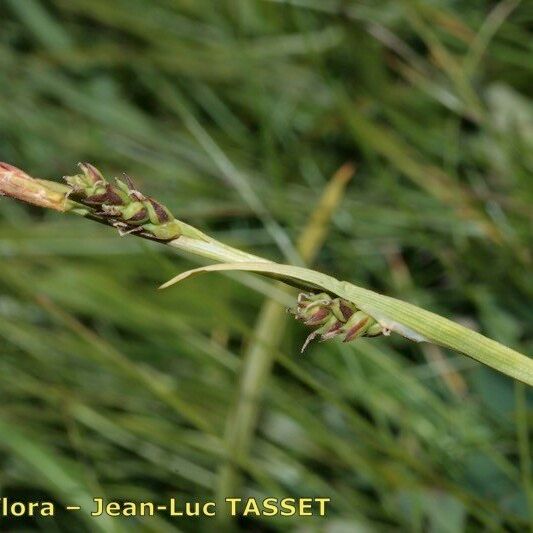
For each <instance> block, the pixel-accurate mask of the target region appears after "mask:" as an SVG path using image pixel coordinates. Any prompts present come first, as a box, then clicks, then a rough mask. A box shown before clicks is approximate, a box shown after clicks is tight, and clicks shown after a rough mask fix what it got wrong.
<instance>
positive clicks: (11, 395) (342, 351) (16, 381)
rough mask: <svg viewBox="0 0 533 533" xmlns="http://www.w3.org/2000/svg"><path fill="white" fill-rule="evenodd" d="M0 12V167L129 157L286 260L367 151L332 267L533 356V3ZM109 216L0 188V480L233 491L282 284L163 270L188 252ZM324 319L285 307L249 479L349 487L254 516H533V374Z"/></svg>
mask: <svg viewBox="0 0 533 533" xmlns="http://www.w3.org/2000/svg"><path fill="white" fill-rule="evenodd" d="M0 17H1V20H2V31H1V32H0V73H1V83H0V159H3V160H5V161H8V162H10V163H12V164H15V165H17V166H20V167H21V168H23V169H25V170H26V171H28V172H29V173H30V174H32V175H34V176H36V177H46V178H50V177H53V178H56V179H59V177H60V176H62V175H64V174H72V173H73V171H74V166H75V163H76V162H77V161H85V160H87V161H91V162H93V163H95V164H97V165H98V166H99V167H101V168H102V170H103V171H105V172H106V174H108V175H109V174H111V175H112V174H115V175H120V173H122V172H127V173H128V174H130V175H132V176H133V177H134V178H135V179H136V180H137V181H138V182H139V184H140V186H139V188H140V189H141V190H143V191H145V192H146V193H147V194H150V195H153V196H155V197H159V198H161V200H163V201H164V202H165V203H166V204H168V206H169V207H170V208H171V209H172V210H173V212H175V213H176V215H177V216H179V218H181V219H185V220H187V221H188V222H190V223H192V224H194V225H196V226H198V227H200V228H201V229H203V230H205V231H207V232H209V233H211V234H213V235H214V236H216V237H217V238H219V239H221V240H224V241H226V242H228V243H230V244H232V245H236V246H239V247H241V248H243V249H247V250H250V251H253V252H256V253H258V254H260V255H264V256H266V257H270V258H272V259H280V260H286V261H287V260H295V259H294V247H293V245H292V244H291V243H292V242H295V241H296V240H297V238H298V235H299V234H301V232H302V230H303V229H304V227H305V225H306V221H307V217H308V214H309V212H310V211H311V209H312V207H313V206H314V205H315V204H316V202H317V201H318V199H319V197H320V194H321V191H322V190H323V188H324V186H325V184H326V183H327V181H328V179H329V177H330V176H331V175H332V174H333V173H334V172H335V171H336V170H337V169H338V168H339V167H340V166H341V165H342V164H344V163H345V162H347V161H353V162H356V163H357V165H358V172H357V175H356V176H355V178H354V180H353V182H352V183H351V184H350V186H349V188H348V191H347V194H346V198H345V199H344V201H343V203H342V205H341V207H340V208H339V209H338V211H337V213H336V214H335V216H334V224H333V227H332V229H331V232H330V234H329V237H328V239H327V242H326V245H325V246H324V248H323V250H322V251H321V254H320V256H319V258H318V261H317V262H316V264H315V267H316V268H319V269H322V270H324V271H327V272H329V273H331V274H333V275H335V276H337V277H340V278H344V279H349V280H353V281H354V282H356V283H358V284H361V285H366V286H367V287H369V288H373V289H375V290H378V291H380V292H384V293H387V294H390V295H393V296H397V297H400V298H402V299H405V300H409V301H411V302H413V303H416V304H418V305H422V306H424V307H427V308H429V309H432V310H434V311H436V312H438V313H440V314H443V315H445V316H448V317H450V318H453V319H455V320H459V321H463V322H465V323H467V324H469V325H470V326H471V327H474V328H477V329H479V330H480V331H482V332H483V333H484V334H486V335H488V336H491V337H493V338H495V339H497V340H498V341H500V342H502V343H505V344H508V345H510V346H513V347H515V348H516V349H518V350H519V351H521V352H523V353H526V354H531V353H532V351H533V336H532V329H531V324H532V321H533V307H532V306H531V302H532V294H533V284H532V280H533V277H532V276H531V261H532V256H531V250H532V240H533V239H532V231H531V230H532V215H533V212H532V210H531V204H532V201H533V179H532V173H533V156H532V154H533V108H532V105H531V100H530V98H529V96H530V94H529V95H528V91H530V90H531V86H532V84H533V61H532V57H533V54H532V52H533V49H532V48H533V45H532V40H531V36H530V34H529V33H528V28H530V26H531V23H532V22H533V6H532V4H531V2H526V1H523V2H519V1H509V0H504V1H503V2H500V3H494V2H488V1H482V0H473V1H469V2H455V1H453V0H434V1H431V2H417V1H414V0H412V1H411V0H405V1H392V0H390V1H384V0H381V1H377V2H371V1H367V0H364V1H352V0H346V1H342V0H292V1H289V0H287V1H283V0H277V1H274V0H270V1H267V0H227V1H226V0H220V1H207V0H152V1H148V0H114V1H109V0H3V1H2V2H1V3H0ZM274 221H277V223H275V222H274ZM278 223H279V224H278ZM96 226H97V225H96V224H91V223H89V222H87V221H85V220H78V219H77V218H76V217H61V216H60V215H58V214H56V213H43V212H41V211H38V210H33V209H28V208H27V207H25V206H22V205H17V204H15V203H13V202H10V201H4V200H2V201H0V256H1V263H0V271H1V278H0V449H1V455H0V496H7V497H10V498H12V499H22V500H27V499H32V498H36V499H39V498H41V499H42V498H44V499H49V500H50V499H52V500H54V501H56V502H60V503H62V504H69V503H76V502H78V503H79V504H80V505H83V503H84V502H86V501H87V498H90V497H92V496H95V495H105V496H106V497H107V498H116V499H145V500H154V501H163V500H165V499H167V498H168V497H170V496H176V497H178V498H181V499H184V498H185V499H189V500H195V499H200V500H204V499H213V498H214V497H215V487H216V486H217V476H219V475H220V467H221V465H222V464H223V463H224V461H225V459H228V458H231V450H228V451H226V450H225V448H224V441H223V435H224V426H225V423H226V420H227V418H228V416H230V414H231V412H232V409H233V408H234V405H235V400H236V394H237V391H238V383H239V376H240V373H241V367H242V357H241V354H242V352H243V350H244V349H245V348H246V346H248V345H249V343H250V342H253V339H254V323H255V316H256V315H257V313H258V310H259V308H260V305H261V302H262V300H263V299H264V298H265V297H273V298H277V299H279V300H280V301H281V302H282V303H284V304H287V301H286V299H284V297H283V296H282V295H280V293H279V291H275V290H274V289H272V286H271V285H270V284H268V283H267V282H264V281H261V280H258V279H257V278H255V277H253V276H246V275H237V276H230V277H224V276H217V275H210V276H207V277H203V278H201V279H200V280H194V281H190V282H188V283H186V284H183V286H181V287H180V288H179V289H174V290H170V291H167V292H164V293H161V292H157V291H155V290H154V289H155V288H156V287H157V285H158V284H159V283H161V282H162V281H165V280H166V279H167V278H169V277H170V276H171V275H175V274H176V273H177V272H178V271H180V270H183V269H185V268H188V267H190V266H191V265H193V264H194V263H192V261H194V259H193V258H189V257H180V256H179V255H176V254H175V253H173V252H172V250H166V249H165V248H164V247H162V246H157V245H151V244H146V243H145V242H139V241H140V240H139V239H135V238H133V237H129V238H124V239H119V238H118V237H117V236H116V233H115V232H113V231H111V230H109V229H107V228H101V227H96ZM285 298H286V297H285ZM306 334H307V331H304V329H303V328H302V327H301V326H300V325H299V324H290V325H289V330H288V332H287V334H286V335H285V336H284V339H283V342H282V344H281V346H280V347H279V350H276V354H275V357H276V364H275V366H274V368H273V372H272V375H271V376H267V377H266V378H265V380H266V381H265V383H264V384H263V387H264V391H265V392H264V398H263V402H262V407H261V411H260V419H259V423H258V428H257V432H256V435H255V438H254V440H253V444H252V449H251V453H250V458H249V460H247V461H246V462H245V464H241V465H238V466H239V467H240V468H241V470H242V472H243V474H244V477H243V483H242V486H241V488H240V489H239V493H238V494H235V495H234V496H256V497H264V496H294V497H298V496H327V497H330V498H331V499H332V504H331V509H330V512H329V515H328V518H327V519H326V520H324V519H317V518H309V519H307V518H301V519H298V520H295V519H288V518H285V519H272V518H269V519H267V518H262V519H261V518H260V519H242V520H240V521H239V522H238V524H236V525H235V527H236V528H237V529H239V528H240V529H243V530H244V529H253V530H255V531H277V530H280V531H283V530H292V531H298V532H308V531H328V532H336V533H337V532H344V531H346V532H348V531H350V532H351V531H398V530H401V531H432V532H450V533H452V532H459V531H482V530H483V531H486V530H490V531H503V530H506V531H525V530H526V529H527V528H528V524H530V522H529V518H528V517H530V516H531V514H530V513H531V505H529V506H528V501H529V502H530V504H531V502H532V496H533V495H532V482H531V468H530V467H531V451H530V450H531V448H530V446H531V429H530V428H531V426H532V422H533V421H532V416H533V411H532V409H533V407H532V402H531V397H526V396H527V394H528V393H527V392H526V391H525V390H524V388H523V387H522V386H520V385H517V384H515V383H514V382H513V381H512V380H510V379H507V378H505V377H503V376H500V375H497V374H496V373H495V372H493V371H491V370H489V369H487V368H484V367H481V366H480V365H478V364H475V363H474V362H473V361H471V360H469V359H467V358H464V357H461V356H457V355H456V354H449V353H444V352H442V351H440V350H438V349H433V348H430V347H429V348H428V347H424V346H415V345H413V344H410V343H408V342H406V341H403V340H401V339H398V338H390V339H385V340H382V339H375V340H360V341H358V342H357V343H354V344H350V345H340V344H338V343H327V344H317V345H314V346H312V347H311V348H310V349H309V350H308V352H307V353H306V354H305V356H304V357H301V356H300V355H299V347H300V346H301V343H302V341H303V339H304V338H305V335H306ZM528 400H529V403H528ZM0 527H2V528H3V529H5V530H16V529H17V528H25V529H26V530H28V529H31V530H43V531H60V530H61V531H93V530H103V531H113V530H117V531H122V530H136V529H138V530H141V531H197V530H206V531H210V530H213V529H215V528H216V526H215V523H214V522H213V521H212V520H209V521H208V520H206V521H202V520H200V519H191V520H183V519H182V520H173V521H171V520H166V519H165V518H164V517H163V516H160V517H159V518H146V519H136V520H134V519H129V520H121V519H113V520H112V521H111V520H108V521H94V520H91V519H87V518H83V515H80V514H72V513H70V514H67V513H61V514H60V516H58V517H57V519H56V520H55V521H54V522H52V521H50V520H48V521H47V520H46V519H40V520H32V519H30V518H27V519H24V520H19V521H9V522H7V521H6V520H5V519H0ZM228 527H229V526H228Z"/></svg>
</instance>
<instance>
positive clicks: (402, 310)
mask: <svg viewBox="0 0 533 533" xmlns="http://www.w3.org/2000/svg"><path fill="white" fill-rule="evenodd" d="M227 270H243V271H250V272H258V273H260V274H264V275H267V276H269V277H272V278H275V279H280V280H282V281H284V282H286V283H288V284H289V285H293V286H295V287H299V288H305V289H312V290H321V291H325V292H328V293H330V294H334V295H336V296H339V297H341V298H345V299H346V300H349V301H351V302H353V303H354V304H355V305H356V306H357V307H358V308H359V309H361V310H362V311H364V312H365V313H367V314H369V315H370V316H372V317H374V318H375V319H376V320H377V321H378V322H379V323H380V324H381V325H382V326H383V327H384V328H386V329H387V330H390V331H394V332H396V333H399V334H400V335H403V336H404V337H407V338H409V339H411V340H414V341H416V342H431V343H433V344H438V345H440V346H443V347H445V348H450V349H452V350H455V351H457V352H460V353H463V354H465V355H468V356H470V357H472V358H473V359H475V360H477V361H479V362H481V363H483V364H485V365H487V366H490V367H492V368H494V369H496V370H498V371H500V372H502V373H503V374H506V375H508V376H510V377H513V378H515V379H518V380H520V381H523V382H524V383H526V384H528V385H533V361H532V360H531V359H530V358H529V357H526V356H525V355H522V354H520V353H518V352H516V351H514V350H512V349H511V348H508V347H506V346H503V345H502V344H500V343H498V342H496V341H493V340H491V339H489V338H487V337H484V336H483V335H480V334H479V333H476V332H475V331H472V330H470V329H468V328H465V327H463V326H461V325H459V324H457V323H455V322H452V321H451V320H448V319H446V318H444V317H441V316H439V315H436V314H434V313H431V312H430V311H426V310H424V309H421V308H419V307H416V306H415V305H412V304H409V303H407V302H403V301H401V300H397V299H395V298H391V297H389V296H383V295H381V294H377V293H375V292H373V291H370V290H368V289H363V288H362V287H358V286H356V285H353V284H352V283H348V282H346V281H339V280H337V279H335V278H333V277H331V276H328V275H326V274H321V273H320V272H316V271H314V270H310V269H307V268H301V267H295V266H289V265H281V264H278V263H266V262H264V263H258V262H255V263H226V264H219V265H210V266H206V267H202V268H196V269H194V270H189V271H187V272H183V273H182V274H179V275H178V276H176V277H174V278H172V279H171V280H169V281H167V282H166V283H165V284H163V285H162V286H161V288H162V289H164V288H167V287H170V286H171V285H174V284H175V283H178V282H180V281H183V280H184V279H186V278H189V277H191V276H195V275H198V274H202V273H205V272H216V271H227Z"/></svg>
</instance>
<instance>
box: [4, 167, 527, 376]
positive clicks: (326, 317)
mask: <svg viewBox="0 0 533 533" xmlns="http://www.w3.org/2000/svg"><path fill="white" fill-rule="evenodd" d="M80 170H81V172H80V173H78V174H75V175H72V176H66V177H65V181H66V184H59V183H56V182H53V181H48V180H41V179H35V178H33V177H31V176H29V175H28V174H26V173H25V172H23V171H22V170H20V169H18V168H16V167H13V166H12V165H9V164H7V163H0V194H2V195H5V196H9V197H12V198H16V199H19V200H22V201H25V202H27V203H30V204H33V205H37V206H40V207H44V208H50V209H55V210H57V211H60V212H63V213H72V214H76V215H79V216H83V217H85V218H88V219H91V220H93V221H96V222H99V223H101V224H106V225H108V226H111V227H113V228H115V229H116V230H118V232H119V234H120V235H121V236H125V235H135V236H139V237H142V238H145V239H149V240H152V241H157V242H160V243H162V244H165V245H167V246H171V247H173V248H177V249H180V250H183V251H186V252H190V253H193V254H196V255H200V256H203V257H206V258H208V259H211V260H215V261H217V262H218V263H219V264H214V265H209V266H204V267H200V268H196V269H193V270H189V271H187V272H183V273H181V274H179V275H177V276H175V277H174V278H172V279H170V280H169V281H167V282H166V283H164V284H163V285H161V287H160V288H162V289H166V288H169V287H171V286H173V285H175V284H176V283H179V282H182V281H183V280H185V279H187V278H190V277H192V276H195V275H199V274H203V273H207V272H222V271H250V272H256V273H259V274H262V275H264V276H267V277H270V278H273V279H277V280H280V281H283V282H285V283H287V284H289V285H292V286H294V287H297V288H299V289H301V290H302V291H303V292H302V293H300V295H299V296H298V299H297V302H295V305H294V309H293V310H292V313H293V315H294V316H295V318H297V319H298V320H301V321H302V322H303V323H304V324H305V325H306V326H309V327H311V328H313V331H312V332H311V334H310V335H309V337H308V338H307V341H306V343H305V344H304V347H303V349H305V347H306V345H307V344H308V343H309V342H311V341H312V340H313V339H315V338H317V337H319V338H320V339H322V340H328V339H331V338H334V337H341V338H342V339H343V341H344V342H350V341H354V340H356V339H357V338H359V337H363V336H366V337H375V336H381V335H383V336H388V335H391V334H392V333H396V334H400V335H402V336H404V337H406V338H408V339H410V340H412V341H414V342H427V343H432V344H436V345H438V346H442V347H444V348H449V349H452V350H455V351H457V352H459V353H462V354H464V355H467V356H469V357H472V358H473V359H476V360H477V361H480V362H481V363H484V364H485V365H487V366H490V367H492V368H494V369H496V370H498V371H500V372H502V373H503V374H506V375H508V376H510V377H512V378H515V379H517V380H519V381H522V382H523V383H525V384H527V385H533V361H532V360H531V359H530V358H528V357H527V356H525V355H523V354H521V353H518V352H516V351H515V350H513V349H511V348H509V347H506V346H504V345H502V344H500V343H498V342H496V341H494V340H491V339H489V338H487V337H485V336H483V335H481V334H479V333H477V332H475V331H472V330H470V329H468V328H466V327H464V326H462V325H460V324H457V323H455V322H452V321H451V320H448V319H446V318H444V317H442V316H439V315H436V314H434V313H432V312H429V311H427V310H424V309H421V308H420V307H417V306H414V305H412V304H409V303H407V302H404V301H401V300H398V299H395V298H391V297H389V296H385V295H381V294H378V293H376V292H373V291H370V290H368V289H365V288H363V287H359V286H357V285H354V284H352V283H350V282H347V281H341V280H338V279H335V278H334V277H332V276H329V275H326V274H323V273H320V272H317V271H314V270H311V269H308V268H303V267H299V266H291V265H284V264H279V263H276V262H273V261H270V260H268V259H264V258H262V257H258V256H255V255H252V254H249V253H247V252H244V251H241V250H239V249H236V248H234V247H231V246H228V245H226V244H224V243H222V242H220V241H218V240H216V239H213V238H212V237H210V236H208V235H206V234H205V233H203V232H202V231H200V230H198V229H197V228H195V227H193V226H191V225H189V224H186V223H185V222H183V221H181V220H179V219H177V218H175V217H174V215H173V214H172V213H171V212H170V211H169V209H167V208H166V207H165V206H164V205H163V204H162V203H161V202H159V201H157V200H155V199H154V198H151V197H149V196H146V195H144V194H143V193H141V192H140V191H138V190H137V189H136V187H135V185H134V183H133V181H132V180H131V179H130V178H129V177H128V176H124V177H123V178H122V179H120V178H116V179H115V180H114V181H113V182H111V181H108V180H107V179H106V178H105V177H104V176H103V174H102V173H101V172H100V171H99V170H98V169H97V168H96V167H94V166H93V165H91V164H89V163H83V164H80Z"/></svg>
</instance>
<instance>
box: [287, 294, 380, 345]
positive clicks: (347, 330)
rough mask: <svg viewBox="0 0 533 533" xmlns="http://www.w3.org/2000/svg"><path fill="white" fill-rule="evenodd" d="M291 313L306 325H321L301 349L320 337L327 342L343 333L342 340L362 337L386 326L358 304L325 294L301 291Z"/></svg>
mask: <svg viewBox="0 0 533 533" xmlns="http://www.w3.org/2000/svg"><path fill="white" fill-rule="evenodd" d="M289 312H290V313H291V314H293V315H294V317H295V318H296V319H297V320H300V321H302V322H303V323H304V324H305V325H306V326H312V327H315V326H318V327H317V329H315V330H314V331H313V332H312V333H311V334H310V335H309V336H308V337H307V339H306V341H305V343H304V345H303V347H302V352H303V351H304V350H305V349H306V348H307V346H308V344H309V343H310V342H311V341H312V340H313V339H315V338H316V337H320V338H321V340H323V341H325V340H328V339H331V338H333V337H337V336H339V335H340V336H344V338H343V342H350V341H352V340H355V339H357V338H359V337H377V336H378V335H382V334H383V333H384V331H383V327H382V326H381V325H380V324H379V323H378V322H377V321H376V320H375V319H374V318H372V317H371V316H370V315H367V314H366V313H364V312H363V311H361V310H360V309H358V308H357V307H356V306H355V304H353V303H352V302H349V301H348V300H344V299H343V298H332V297H331V296H330V295H329V294H326V293H319V294H313V293H308V294H307V293H300V294H299V295H298V302H297V305H296V308H295V309H290V310H289Z"/></svg>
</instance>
